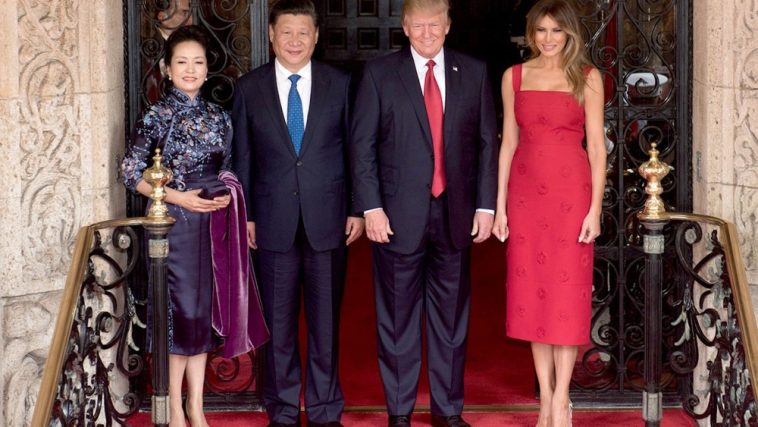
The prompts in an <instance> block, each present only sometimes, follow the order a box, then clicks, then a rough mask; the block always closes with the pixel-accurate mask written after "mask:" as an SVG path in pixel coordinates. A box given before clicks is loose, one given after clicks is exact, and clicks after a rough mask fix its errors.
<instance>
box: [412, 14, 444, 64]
mask: <svg viewBox="0 0 758 427" xmlns="http://www.w3.org/2000/svg"><path fill="white" fill-rule="evenodd" d="M403 31H404V32H405V35H406V36H408V39H410V41H411V46H413V48H414V49H416V52H418V53H419V54H420V55H421V56H423V57H424V58H427V59H432V58H434V57H435V56H436V55H437V54H438V53H439V52H440V50H442V46H443V45H444V44H445V36H446V35H447V33H448V32H450V19H449V18H448V16H447V11H445V10H444V9H443V10H424V9H419V10H411V11H410V12H408V13H407V14H406V15H405V19H403Z"/></svg>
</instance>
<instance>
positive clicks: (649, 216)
mask: <svg viewBox="0 0 758 427" xmlns="http://www.w3.org/2000/svg"><path fill="white" fill-rule="evenodd" d="M657 145H658V144H655V143H652V144H650V147H651V149H650V151H648V153H649V154H650V160H648V161H646V162H645V163H643V164H642V165H640V168H639V169H638V170H639V172H640V175H641V176H642V177H643V178H645V180H646V181H647V185H645V193H647V200H646V201H645V207H644V208H643V209H642V212H639V213H637V218H639V219H641V220H643V221H644V220H665V219H666V218H665V214H666V206H665V205H664V204H663V200H662V199H661V193H663V187H662V186H661V180H662V179H663V177H665V176H666V175H668V173H669V172H670V171H671V170H672V169H673V168H672V167H671V166H669V165H668V164H667V163H666V162H662V161H660V160H659V159H658V154H659V151H658V150H656V146H657Z"/></svg>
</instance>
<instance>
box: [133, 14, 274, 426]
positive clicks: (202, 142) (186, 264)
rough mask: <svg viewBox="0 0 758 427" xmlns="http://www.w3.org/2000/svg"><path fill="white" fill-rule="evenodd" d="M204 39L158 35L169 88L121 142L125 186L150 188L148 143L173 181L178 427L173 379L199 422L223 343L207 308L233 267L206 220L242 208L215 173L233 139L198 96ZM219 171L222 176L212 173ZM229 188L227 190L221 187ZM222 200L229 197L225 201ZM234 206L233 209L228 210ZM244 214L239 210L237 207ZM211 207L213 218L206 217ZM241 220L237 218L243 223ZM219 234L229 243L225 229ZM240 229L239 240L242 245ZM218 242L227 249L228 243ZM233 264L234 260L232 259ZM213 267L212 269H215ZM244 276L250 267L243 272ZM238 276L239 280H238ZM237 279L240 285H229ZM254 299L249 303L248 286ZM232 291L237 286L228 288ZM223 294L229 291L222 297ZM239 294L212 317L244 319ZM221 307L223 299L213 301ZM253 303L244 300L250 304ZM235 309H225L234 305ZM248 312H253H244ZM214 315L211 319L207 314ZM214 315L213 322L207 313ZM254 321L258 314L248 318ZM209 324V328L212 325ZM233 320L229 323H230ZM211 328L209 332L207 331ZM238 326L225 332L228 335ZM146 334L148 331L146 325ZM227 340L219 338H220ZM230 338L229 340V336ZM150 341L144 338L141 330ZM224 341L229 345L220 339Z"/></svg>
mask: <svg viewBox="0 0 758 427" xmlns="http://www.w3.org/2000/svg"><path fill="white" fill-rule="evenodd" d="M207 45H208V38H207V36H206V35H205V33H204V32H203V31H202V30H201V29H200V28H198V27H196V26H185V27H181V28H179V29H177V30H176V31H175V32H174V33H172V35H171V37H169V39H168V40H167V42H166V54H165V62H166V64H167V71H168V78H169V80H171V83H172V86H173V87H172V88H171V89H170V91H169V93H168V94H167V95H166V96H165V97H164V98H163V99H161V100H160V101H158V102H156V103H155V104H153V105H151V106H150V107H148V109H147V112H146V113H145V114H144V116H143V117H142V119H141V120H139V121H138V122H137V124H136V125H135V128H134V131H133V134H132V138H131V143H130V144H129V146H128V147H127V150H126V154H125V156H124V160H123V163H122V174H123V177H124V183H125V185H126V186H127V187H128V188H129V189H131V190H133V191H137V192H139V193H141V194H143V195H145V196H147V195H149V194H150V192H151V190H152V188H151V187H150V185H149V184H147V183H146V182H145V181H144V180H143V179H142V172H143V171H144V170H145V169H146V168H147V167H148V166H149V163H152V161H151V158H152V156H153V154H154V151H155V149H156V148H160V149H161V151H162V155H163V159H164V162H163V163H164V165H166V167H168V168H169V169H171V171H172V172H173V180H172V181H171V182H169V183H168V185H167V187H168V188H167V189H166V199H165V201H166V203H167V204H168V209H169V214H170V215H171V216H172V217H174V218H175V219H176V224H175V225H174V226H173V228H172V229H171V231H170V232H169V234H168V239H169V243H170V248H171V250H170V252H169V257H168V286H169V297H170V298H169V299H170V307H169V331H168V336H169V383H170V384H169V399H170V406H171V425H172V426H173V425H176V426H184V418H185V414H184V411H183V409H182V395H181V392H182V382H183V378H184V377H185V375H186V378H187V417H188V418H189V420H190V422H191V425H192V426H205V425H207V422H206V420H205V416H204V415H203V412H202V408H203V402H202V392H203V383H204V375H205V364H206V361H207V356H208V352H210V351H212V350H214V349H215V348H217V347H218V346H219V345H220V344H222V342H223V341H222V339H220V338H222V337H220V336H219V333H218V329H217V328H216V318H215V316H216V314H217V311H218V309H219V301H218V298H217V295H216V292H217V291H218V290H217V289H216V288H214V287H217V282H218V276H214V273H215V274H217V275H218V274H221V275H223V276H224V279H228V278H229V276H234V277H233V278H237V277H238V276H240V274H236V275H235V274H229V272H228V271H227V270H228V269H226V268H225V267H226V266H227V265H231V264H229V259H231V258H232V257H230V256H228V254H226V253H225V254H224V260H223V261H224V264H223V266H224V268H223V270H224V271H221V272H220V273H219V268H218V266H217V265H215V264H216V263H215V262H214V260H213V258H212V253H213V254H214V255H215V254H216V253H217V248H216V247H215V246H217V245H219V244H218V243H217V242H216V238H215V237H213V238H212V233H211V232H210V231H211V223H212V222H213V224H216V222H217V218H221V219H222V220H223V218H228V216H229V215H227V214H226V212H225V210H226V209H227V208H229V210H230V212H231V211H232V210H233V211H234V213H235V214H236V213H238V210H237V209H236V208H237V207H238V206H237V203H236V202H239V204H240V206H244V201H242V196H241V195H237V193H236V192H235V191H234V188H233V187H234V186H233V185H231V187H232V188H230V189H227V187H226V186H225V185H224V184H228V183H227V181H226V176H224V175H223V174H224V173H226V174H229V173H228V172H222V170H225V169H226V165H227V164H228V163H229V153H230V147H231V139H232V128H231V119H230V117H229V115H228V114H227V112H226V111H224V110H223V109H222V108H221V107H220V106H218V105H215V104H212V103H210V102H207V101H206V100H205V99H203V97H202V96H201V95H200V88H201V87H202V85H203V83H204V82H205V80H206V76H207V74H208V65H207V57H206V49H207ZM220 173H221V174H222V179H223V180H224V182H223V183H222V182H221V181H220V178H219V174H220ZM230 190H231V194H228V193H229V191H230ZM230 201H231V202H232V204H231V205H230ZM233 208H234V209H233ZM241 210H242V213H243V214H244V211H245V210H244V207H243V208H242V209H241ZM216 212H218V214H219V216H218V217H214V215H216ZM242 224H244V222H242ZM218 234H222V235H224V237H223V238H222V239H226V240H228V235H227V234H226V233H218ZM245 243H246V242H245V241H244V235H243V241H242V247H243V248H245ZM223 246H229V244H228V243H227V242H224V243H223ZM240 254H242V255H241V258H242V259H241V263H239V264H240V265H239V267H238V264H237V263H236V262H237V261H240V259H239V258H240ZM236 255H237V258H236V259H233V260H232V261H234V262H235V264H234V266H235V267H237V269H238V270H241V271H242V273H241V276H244V277H243V278H242V279H241V283H242V285H240V287H239V288H237V289H243V288H244V289H243V292H247V289H248V286H247V285H248V284H249V283H252V284H253V287H254V282H252V279H251V280H250V281H248V280H247V279H248V276H247V274H248V272H249V271H250V270H249V268H248V265H247V261H248V258H247V250H246V248H245V249H244V251H242V252H238V253H237V254H236ZM214 269H215V271H214ZM250 277H251V278H252V274H250ZM238 282H240V281H239V280H238ZM238 284H239V283H238ZM250 293H251V295H254V298H252V301H253V302H257V292H252V291H251V292H250ZM236 296H237V298H239V292H238V293H237V294H236ZM225 297H226V298H227V301H228V300H229V298H228V293H227V294H225ZM248 302H249V301H247V300H245V301H241V302H240V304H243V305H244V307H243V311H244V313H242V315H240V316H239V317H234V316H235V315H239V313H238V312H233V313H232V314H233V315H232V316H229V315H228V311H225V310H227V307H223V308H221V309H220V310H221V314H222V316H223V317H225V318H226V320H227V321H228V320H229V319H230V318H231V319H232V321H233V322H237V321H239V320H240V319H242V320H241V321H242V322H243V323H245V324H246V323H247V320H248V319H249V318H250V319H253V316H252V315H251V316H250V317H249V318H248V316H247V305H248ZM220 304H222V305H223V304H224V301H223V300H222V301H221V302H220ZM250 305H253V304H250ZM233 310H234V309H233ZM251 310H252V309H251ZM212 314H213V316H212ZM212 317H213V319H212ZM255 319H256V320H257V318H255ZM212 322H213V325H212ZM254 323H256V324H255V325H251V330H252V329H254V330H255V331H252V332H250V333H249V334H248V331H247V329H245V330H243V331H242V332H241V334H243V335H245V336H244V337H242V339H241V340H240V341H236V342H237V343H240V342H241V345H236V346H235V348H234V349H230V351H229V352H225V355H227V356H228V357H231V356H234V355H237V354H240V353H241V352H246V351H249V350H250V349H251V348H252V347H255V346H257V345H259V344H260V343H261V341H265V338H266V336H267V332H266V330H265V325H264V324H263V321H262V317H261V318H260V323H258V322H257V321H256V322H254ZM235 327H236V326H233V328H235ZM214 332H215V333H214ZM237 332H238V331H236V330H235V331H233V333H237ZM148 333H149V332H148ZM223 338H228V337H223ZM232 339H233V338H232ZM148 342H149V337H148ZM227 345H228V342H227Z"/></svg>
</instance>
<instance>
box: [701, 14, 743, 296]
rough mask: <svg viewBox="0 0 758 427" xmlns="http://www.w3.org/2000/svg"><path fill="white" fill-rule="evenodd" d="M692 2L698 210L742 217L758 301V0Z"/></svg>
mask: <svg viewBox="0 0 758 427" xmlns="http://www.w3.org/2000/svg"><path fill="white" fill-rule="evenodd" d="M693 5H694V24H693V27H694V29H695V32H694V48H693V50H694V67H693V68H694V70H693V71H694V75H693V91H694V93H693V100H694V101H693V104H694V105H693V117H692V122H693V142H694V147H693V165H694V170H695V174H694V175H695V177H694V182H693V184H694V185H693V186H694V206H695V212H698V213H704V214H710V215H714V216H718V217H721V218H724V219H727V220H728V221H732V222H734V223H735V224H737V228H738V229H739V233H740V246H741V250H742V256H743V258H744V260H745V264H746V268H747V273H748V281H749V282H750V283H751V285H752V286H751V288H752V290H753V295H754V296H755V297H754V300H753V301H754V305H755V306H756V307H758V138H757V137H758V3H756V2H754V1H749V0H724V1H718V2H712V1H694V2H693Z"/></svg>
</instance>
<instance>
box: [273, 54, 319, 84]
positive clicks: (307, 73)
mask: <svg viewBox="0 0 758 427" xmlns="http://www.w3.org/2000/svg"><path fill="white" fill-rule="evenodd" d="M311 64H312V62H311V61H308V63H307V64H305V66H304V67H303V68H301V69H299V70H298V71H297V72H294V73H293V72H292V71H290V70H288V69H286V68H284V65H282V64H281V62H279V58H275V59H274V69H275V70H276V80H287V79H289V77H290V76H291V75H293V74H297V75H299V76H300V78H301V79H305V80H310V79H311Z"/></svg>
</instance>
